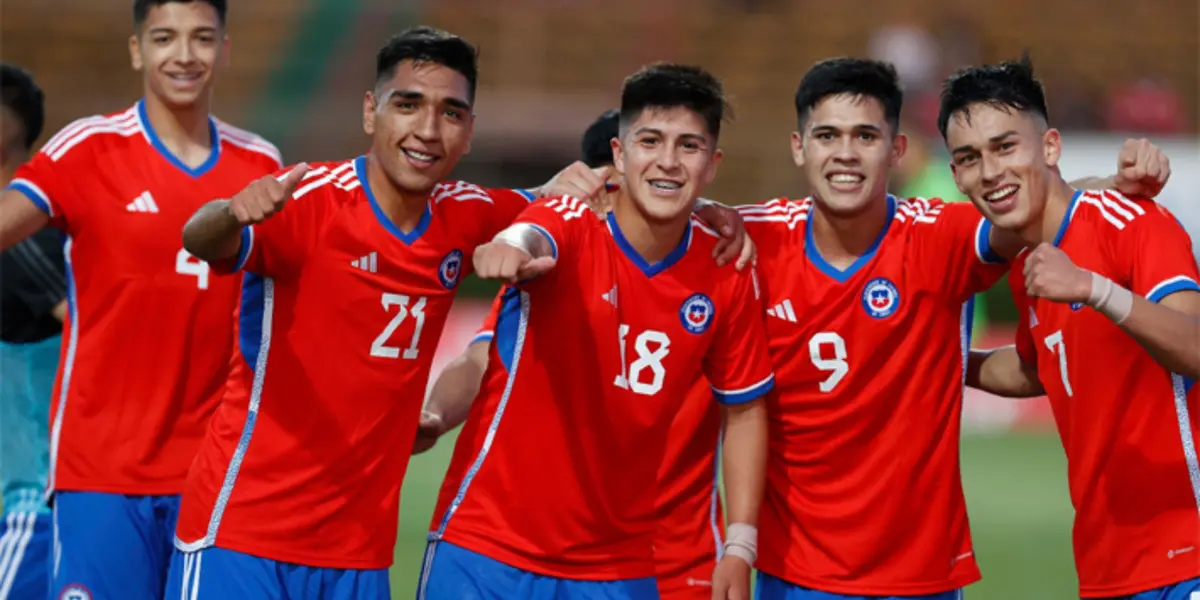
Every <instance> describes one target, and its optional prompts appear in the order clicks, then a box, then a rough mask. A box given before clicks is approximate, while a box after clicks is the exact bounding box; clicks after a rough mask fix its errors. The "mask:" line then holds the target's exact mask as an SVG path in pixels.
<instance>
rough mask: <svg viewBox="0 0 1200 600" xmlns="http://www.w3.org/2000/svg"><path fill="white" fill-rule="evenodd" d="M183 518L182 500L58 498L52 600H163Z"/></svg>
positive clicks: (96, 494) (67, 493)
mask: <svg viewBox="0 0 1200 600" xmlns="http://www.w3.org/2000/svg"><path fill="white" fill-rule="evenodd" d="M178 515H179V496H124V495H121V494H103V493H99V492H70V491H63V492H56V493H55V494H54V541H55V545H56V548H55V553H56V555H57V556H56V565H55V569H54V575H53V577H52V580H51V581H52V584H51V588H50V589H51V592H52V594H53V597H54V598H60V597H61V598H73V597H78V598H84V599H86V598H97V599H99V598H121V599H122V600H161V599H162V597H163V586H164V585H166V582H167V567H168V566H169V565H170V560H171V551H172V548H173V546H172V543H173V542H174V539H175V519H176V517H178ZM72 592H73V593H75V596H72V595H71V593H72Z"/></svg>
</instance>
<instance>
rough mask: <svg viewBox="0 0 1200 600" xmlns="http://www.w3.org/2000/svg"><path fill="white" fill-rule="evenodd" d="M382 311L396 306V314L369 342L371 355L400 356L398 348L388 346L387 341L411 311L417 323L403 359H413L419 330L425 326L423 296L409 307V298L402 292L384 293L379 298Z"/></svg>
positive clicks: (419, 333)
mask: <svg viewBox="0 0 1200 600" xmlns="http://www.w3.org/2000/svg"><path fill="white" fill-rule="evenodd" d="M381 302H382V303H383V311H384V312H388V313H390V312H392V309H391V307H393V306H395V307H397V310H396V316H394V317H392V320H391V321H388V324H387V326H386V327H384V328H383V331H381V332H380V333H379V337H376V338H375V341H374V342H372V343H371V356H378V357H380V358H400V357H401V351H400V348H397V347H396V346H389V345H387V342H388V340H389V339H391V338H392V334H393V333H396V329H397V328H399V327H400V324H401V323H403V322H404V319H406V318H408V315H409V314H410V313H411V314H412V316H413V318H414V319H416V320H417V324H416V326H415V327H413V334H412V341H411V342H410V343H409V345H408V347H407V348H405V349H404V352H403V356H404V360H413V359H415V358H416V357H417V344H419V343H420V342H421V330H422V329H424V328H425V296H421V297H419V298H417V301H416V302H414V303H412V305H411V308H410V304H409V302H410V298H409V297H408V296H405V295H404V294H384V295H383V298H382V299H381Z"/></svg>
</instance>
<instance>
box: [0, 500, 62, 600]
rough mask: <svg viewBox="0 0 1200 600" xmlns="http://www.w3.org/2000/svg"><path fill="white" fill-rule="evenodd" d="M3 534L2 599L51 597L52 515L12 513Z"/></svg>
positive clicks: (0, 554) (0, 559)
mask: <svg viewBox="0 0 1200 600" xmlns="http://www.w3.org/2000/svg"><path fill="white" fill-rule="evenodd" d="M2 530H3V532H4V533H3V534H0V599H11V600H24V599H25V598H37V599H38V600H44V598H46V596H48V595H49V594H50V563H51V560H52V559H53V552H54V526H53V524H52V523H51V519H50V513H49V512H10V513H8V514H6V515H4V523H3V527H2Z"/></svg>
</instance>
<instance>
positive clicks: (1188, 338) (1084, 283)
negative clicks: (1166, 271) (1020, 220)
mask: <svg viewBox="0 0 1200 600" xmlns="http://www.w3.org/2000/svg"><path fill="white" fill-rule="evenodd" d="M1185 279H1186V278H1185ZM1189 281H1190V280H1189ZM1193 285H1194V284H1193ZM1025 291H1026V293H1027V294H1028V295H1029V296H1030V297H1040V298H1045V299H1047V300H1050V301H1053V302H1063V303H1082V304H1086V305H1088V306H1090V307H1092V308H1094V309H1095V310H1096V311H1098V312H1099V313H1101V314H1103V315H1104V316H1106V317H1108V318H1109V319H1111V320H1112V321H1113V322H1114V323H1116V324H1117V325H1119V326H1120V327H1121V329H1124V330H1125V332H1126V333H1128V334H1129V335H1130V336H1131V337H1133V339H1134V340H1136V341H1137V342H1138V343H1139V344H1141V346H1142V347H1143V348H1145V349H1146V351H1147V352H1149V353H1150V356H1152V357H1154V360H1155V361H1157V362H1158V364H1160V365H1162V366H1163V367H1164V368H1166V369H1167V370H1169V371H1171V372H1173V373H1178V374H1180V375H1184V376H1186V377H1189V378H1192V379H1196V378H1200V292H1198V291H1194V290H1192V289H1185V290H1181V291H1177V292H1175V293H1172V294H1170V295H1168V296H1165V297H1163V298H1162V299H1161V300H1160V301H1159V302H1157V303H1156V302H1151V301H1150V300H1147V299H1146V298H1143V297H1142V296H1139V295H1137V294H1134V293H1133V292H1132V291H1130V290H1128V289H1126V288H1124V287H1122V286H1121V285H1119V284H1117V283H1116V282H1114V281H1112V280H1110V279H1108V278H1106V277H1102V276H1100V275H1097V274H1096V273H1093V272H1091V271H1088V270H1086V269H1082V268H1080V267H1078V266H1076V265H1075V263H1074V262H1072V261H1071V259H1070V257H1068V256H1067V255H1066V253H1065V252H1063V251H1062V250H1059V249H1058V248H1056V247H1054V246H1052V245H1050V244H1042V245H1040V246H1038V247H1037V248H1035V249H1034V250H1033V252H1031V253H1030V255H1029V258H1027V259H1026V260H1025Z"/></svg>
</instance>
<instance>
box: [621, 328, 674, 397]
mask: <svg viewBox="0 0 1200 600" xmlns="http://www.w3.org/2000/svg"><path fill="white" fill-rule="evenodd" d="M628 335H629V326H628V325H624V324H622V325H621V329H620V336H621V374H620V375H617V378H616V379H614V380H613V385H615V386H617V387H619V388H621V389H623V390H632V391H633V393H635V394H641V395H643V396H653V395H654V394H657V393H658V392H659V391H660V390H662V388H663V380H664V379H666V377H667V369H666V367H664V366H663V362H662V361H663V359H665V358H666V357H667V354H670V352H671V338H669V337H667V334H665V333H663V332H661V331H654V330H653V329H647V330H646V331H643V332H641V333H640V334H638V336H637V338H636V339H634V341H633V349H634V351H635V352H637V359H636V360H634V361H633V362H632V363H626V362H625V337H626V336H628ZM651 344H654V349H653V350H652V349H651V348H650V345H651ZM627 364H628V369H626V365H627ZM647 369H649V370H650V373H651V375H652V379H651V380H650V381H649V382H646V381H642V374H643V373H645V372H646V370H647Z"/></svg>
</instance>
